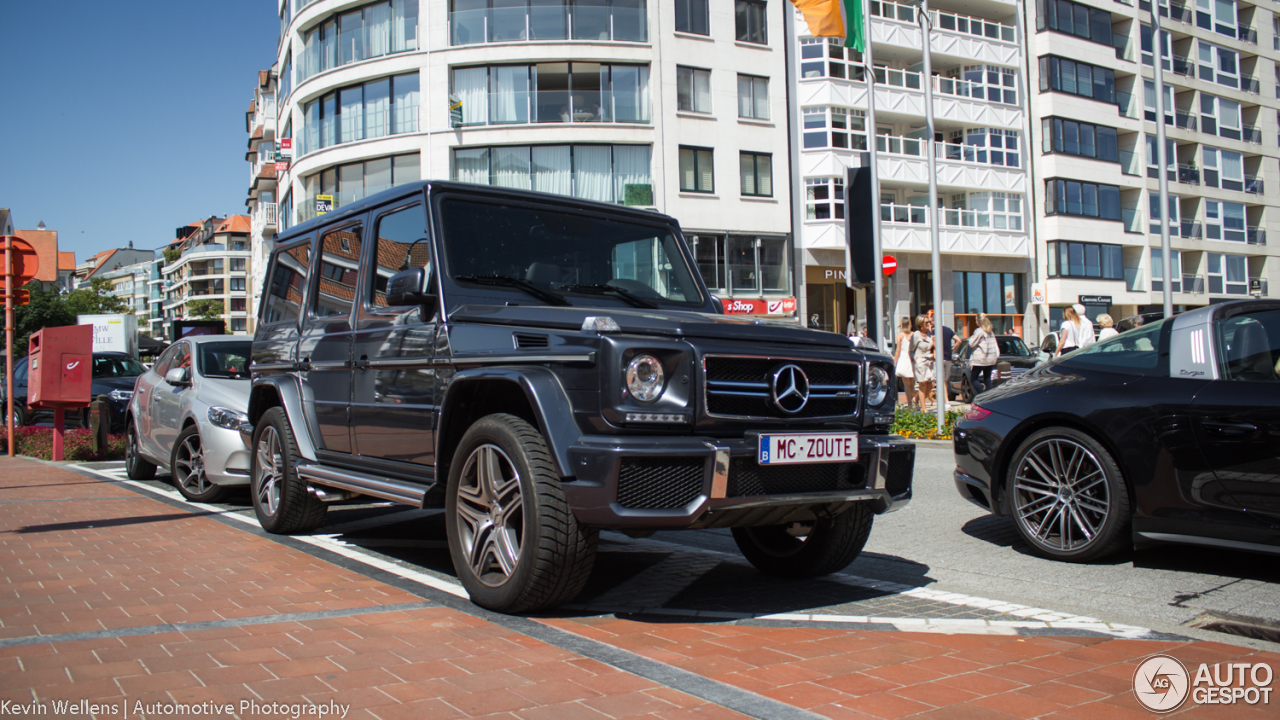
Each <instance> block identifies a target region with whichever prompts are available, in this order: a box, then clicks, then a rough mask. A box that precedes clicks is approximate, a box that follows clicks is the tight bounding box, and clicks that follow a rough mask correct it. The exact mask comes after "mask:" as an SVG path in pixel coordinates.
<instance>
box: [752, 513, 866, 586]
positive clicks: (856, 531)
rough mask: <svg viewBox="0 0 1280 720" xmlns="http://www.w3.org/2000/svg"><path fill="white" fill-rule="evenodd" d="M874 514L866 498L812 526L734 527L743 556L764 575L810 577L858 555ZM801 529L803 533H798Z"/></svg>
mask: <svg viewBox="0 0 1280 720" xmlns="http://www.w3.org/2000/svg"><path fill="white" fill-rule="evenodd" d="M874 518H875V514H874V513H873V512H872V511H871V506H870V505H869V504H867V503H865V502H860V503H855V504H854V505H853V507H851V508H849V509H848V510H846V511H844V512H842V513H840V514H839V515H836V516H835V517H828V518H819V519H818V520H815V521H814V522H813V523H812V525H811V526H809V525H807V524H806V525H803V526H800V524H798V523H792V524H789V525H769V526H766V527H736V528H733V540H734V542H736V543H737V544H738V549H739V550H741V551H742V554H743V556H744V557H746V558H747V560H748V561H749V562H750V563H751V564H752V565H755V566H756V569H757V570H759V571H760V572H763V573H765V574H766V575H773V576H775V577H784V578H809V577H818V576H820V575H830V574H831V573H833V572H839V571H841V570H843V569H845V568H847V567H849V563H851V562H853V561H854V560H855V559H857V557H858V554H859V553H861V552H862V547H863V546H864V545H866V544H867V537H868V536H869V535H870V534H871V523H872V520H873V519H874ZM800 533H804V535H800Z"/></svg>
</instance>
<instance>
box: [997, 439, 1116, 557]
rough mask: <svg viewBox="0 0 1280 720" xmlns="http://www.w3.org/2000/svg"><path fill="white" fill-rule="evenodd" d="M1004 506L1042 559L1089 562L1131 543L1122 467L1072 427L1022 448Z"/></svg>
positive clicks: (1026, 442) (1016, 455)
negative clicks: (1055, 457) (1055, 456)
mask: <svg viewBox="0 0 1280 720" xmlns="http://www.w3.org/2000/svg"><path fill="white" fill-rule="evenodd" d="M1055 454H1056V455H1057V460H1056V461H1055V460H1054V455H1055ZM1005 503H1006V505H1005V507H1006V509H1007V510H1008V511H1009V515H1010V517H1012V518H1013V524H1014V526H1016V527H1017V528H1018V534H1020V535H1021V536H1022V539H1023V540H1025V541H1026V542H1027V544H1028V545H1030V546H1031V548H1032V550H1033V551H1035V553H1036V554H1038V555H1041V556H1043V557H1047V558H1052V559H1054V560H1066V561H1070V562H1087V561H1090V560H1096V559H1098V558H1102V557H1106V556H1107V555H1112V554H1114V553H1116V552H1118V551H1120V550H1122V549H1124V548H1125V547H1126V546H1129V545H1130V544H1131V543H1132V540H1131V538H1130V533H1129V528H1130V526H1131V524H1132V520H1133V518H1132V511H1131V504H1130V501H1129V490H1128V487H1127V486H1126V484H1125V481H1124V476H1123V474H1121V472H1120V467H1119V465H1117V464H1116V461H1115V459H1114V458H1112V457H1111V453H1109V452H1107V449H1106V448H1105V447H1103V446H1102V444H1101V443H1099V442H1098V441H1097V440H1095V439H1094V438H1092V437H1090V436H1089V435H1087V434H1086V433H1083V432H1081V431H1079V430H1075V429H1073V428H1067V427H1050V428H1045V429H1043V430H1040V431H1038V432H1036V433H1034V434H1032V435H1031V437H1028V438H1027V439H1026V440H1024V441H1023V442H1022V444H1021V445H1019V446H1018V450H1017V452H1016V453H1014V456H1013V461H1012V462H1011V463H1009V473H1008V477H1007V478H1006V482H1005Z"/></svg>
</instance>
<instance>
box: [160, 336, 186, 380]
mask: <svg viewBox="0 0 1280 720" xmlns="http://www.w3.org/2000/svg"><path fill="white" fill-rule="evenodd" d="M182 345H183V343H174V344H173V345H170V346H169V349H168V350H165V351H164V353H163V354H162V355H161V356H160V359H159V360H156V365H155V371H156V373H157V374H158V375H159V376H160V377H164V375H165V373H167V372H169V368H171V367H173V359H174V358H175V357H177V355H178V351H179V350H180V349H182Z"/></svg>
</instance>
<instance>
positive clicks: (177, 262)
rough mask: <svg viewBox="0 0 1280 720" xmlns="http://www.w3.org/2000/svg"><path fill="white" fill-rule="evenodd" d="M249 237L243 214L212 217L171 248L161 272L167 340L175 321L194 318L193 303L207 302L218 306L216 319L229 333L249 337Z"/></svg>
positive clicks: (246, 222) (164, 329) (162, 307)
mask: <svg viewBox="0 0 1280 720" xmlns="http://www.w3.org/2000/svg"><path fill="white" fill-rule="evenodd" d="M248 235H249V219H248V218H247V217H245V216H243V215H233V216H231V217H230V218H228V219H225V220H221V219H218V218H210V219H209V220H206V221H204V222H203V223H201V224H200V227H198V228H196V229H195V232H194V233H192V234H191V235H190V236H189V237H187V238H185V239H184V240H182V241H180V242H177V243H175V244H173V245H171V246H170V248H169V250H170V252H169V255H168V256H167V257H166V258H165V260H164V261H163V262H164V263H165V264H164V266H163V267H162V268H161V269H160V275H161V282H160V289H161V292H162V295H163V298H162V300H161V310H162V312H163V314H164V322H163V332H164V335H165V336H166V337H167V336H168V335H169V332H170V331H169V328H171V327H172V324H173V321H174V320H193V319H198V318H196V316H195V308H194V307H193V303H195V302H197V301H206V300H212V301H217V302H220V303H222V312H221V313H220V314H219V315H218V316H217V317H218V318H220V319H222V320H223V321H225V322H226V327H227V332H228V333H230V334H232V335H246V334H248V333H249V305H248V303H249V291H248V278H249V268H250V267H251V265H250V262H251V261H250V251H249V237H248ZM173 250H176V251H177V252H173ZM175 256H176V257H175Z"/></svg>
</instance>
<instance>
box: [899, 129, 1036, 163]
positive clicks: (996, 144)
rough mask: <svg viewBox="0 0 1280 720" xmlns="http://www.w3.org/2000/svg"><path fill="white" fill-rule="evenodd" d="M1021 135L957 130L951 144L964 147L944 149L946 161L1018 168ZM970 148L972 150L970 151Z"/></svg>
mask: <svg viewBox="0 0 1280 720" xmlns="http://www.w3.org/2000/svg"><path fill="white" fill-rule="evenodd" d="M1021 135H1022V134H1021V133H1020V132H1018V131H1017V130H1002V129H1000V128H968V129H966V130H963V131H960V130H957V131H955V132H953V133H951V142H952V143H953V144H956V145H964V146H965V147H963V148H957V147H947V148H946V149H945V155H946V159H948V160H964V161H966V162H980V163H987V164H990V165H1003V166H1005V167H1020V166H1021V165H1022V153H1021V152H1020V151H1019V149H1018V138H1020V137H1021ZM877 142H878V141H877ZM877 147H878V146H877ZM970 148H974V149H973V150H970ZM988 148H990V149H988Z"/></svg>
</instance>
